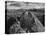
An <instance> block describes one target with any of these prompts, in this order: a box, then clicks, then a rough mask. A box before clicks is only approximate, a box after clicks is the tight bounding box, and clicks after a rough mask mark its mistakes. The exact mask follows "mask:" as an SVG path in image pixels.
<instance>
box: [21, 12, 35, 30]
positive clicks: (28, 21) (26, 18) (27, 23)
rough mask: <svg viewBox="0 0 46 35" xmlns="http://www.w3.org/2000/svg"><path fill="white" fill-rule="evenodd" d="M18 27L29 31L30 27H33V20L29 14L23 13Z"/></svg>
mask: <svg viewBox="0 0 46 35" xmlns="http://www.w3.org/2000/svg"><path fill="white" fill-rule="evenodd" d="M20 25H21V27H22V28H23V29H25V28H27V29H28V30H31V27H33V25H35V20H34V18H33V16H32V15H31V13H30V12H25V13H24V14H23V16H22V17H21V18H20Z"/></svg>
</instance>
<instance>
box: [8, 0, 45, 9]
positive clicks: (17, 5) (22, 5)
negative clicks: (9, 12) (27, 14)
mask: <svg viewBox="0 0 46 35" xmlns="http://www.w3.org/2000/svg"><path fill="white" fill-rule="evenodd" d="M34 8H35V9H41V8H45V4H44V3H34V2H15V1H14V2H7V9H34Z"/></svg>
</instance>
